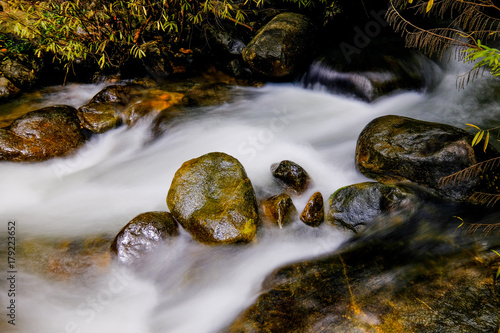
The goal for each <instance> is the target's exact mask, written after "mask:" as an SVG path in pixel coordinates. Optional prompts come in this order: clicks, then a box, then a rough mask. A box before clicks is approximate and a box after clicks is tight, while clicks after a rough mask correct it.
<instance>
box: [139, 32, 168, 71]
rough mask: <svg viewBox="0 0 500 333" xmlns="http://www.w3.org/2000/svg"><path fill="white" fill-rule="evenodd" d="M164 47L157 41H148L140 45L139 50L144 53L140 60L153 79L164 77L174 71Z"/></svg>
mask: <svg viewBox="0 0 500 333" xmlns="http://www.w3.org/2000/svg"><path fill="white" fill-rule="evenodd" d="M165 49H166V48H165V47H163V46H162V44H161V43H159V42H158V41H149V42H146V43H144V44H143V45H141V50H143V51H144V53H145V54H146V56H145V57H144V58H142V62H143V64H144V67H145V69H146V71H147V73H148V74H149V75H150V76H151V77H153V78H154V79H155V80H163V79H166V78H167V77H168V76H169V75H170V74H172V73H173V72H174V68H173V67H172V65H171V64H170V62H169V59H168V54H167V51H166V50H165Z"/></svg>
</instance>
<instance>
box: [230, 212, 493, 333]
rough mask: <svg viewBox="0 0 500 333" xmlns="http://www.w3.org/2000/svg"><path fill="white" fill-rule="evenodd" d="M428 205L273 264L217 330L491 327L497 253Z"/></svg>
mask: <svg viewBox="0 0 500 333" xmlns="http://www.w3.org/2000/svg"><path fill="white" fill-rule="evenodd" d="M434 208H436V209H434ZM434 208H433V209H430V210H429V211H428V210H427V209H426V208H424V209H422V210H421V211H419V212H416V214H415V215H414V216H412V217H411V218H403V219H402V218H401V217H398V216H393V217H391V218H390V219H387V218H385V219H384V220H385V221H383V220H380V222H385V223H387V224H389V225H390V227H388V228H386V229H384V231H383V232H382V233H379V234H367V235H365V237H356V238H355V239H354V240H352V241H350V242H348V243H347V244H346V245H345V246H344V247H343V248H342V249H340V250H339V251H338V252H337V253H334V254H331V255H329V256H327V257H322V258H320V259H315V260H311V261H305V262H301V263H296V264H292V265H288V266H285V267H283V268H280V269H277V270H276V271H275V272H274V273H273V274H272V275H270V276H269V277H267V278H266V280H265V281H264V283H263V286H262V293H261V294H260V295H259V297H258V299H257V300H256V302H255V303H254V304H253V305H251V306H250V307H249V308H248V309H247V310H246V311H244V312H243V313H242V314H241V315H240V316H239V317H238V318H237V319H236V320H235V321H234V322H233V323H232V325H230V326H229V327H228V328H227V329H226V330H224V332H230V333H233V332H238V333H241V332H290V333H299V332H300V333H304V332H308V333H313V332H332V333H333V332H349V333H354V332H423V333H434V332H474V333H480V332H496V331H497V330H498V318H500V297H499V296H498V295H499V294H498V292H499V291H500V288H499V286H498V284H497V283H496V282H495V279H494V274H495V272H496V271H497V268H498V263H499V259H500V258H499V257H498V256H496V255H495V254H493V253H491V251H490V250H487V246H483V247H479V246H477V245H474V244H470V243H471V238H470V237H469V236H467V237H464V238H459V237H458V236H457V233H456V232H455V231H454V229H455V228H456V224H455V226H454V227H452V228H450V229H446V230H449V231H448V232H443V231H444V230H443V227H444V226H445V225H447V224H448V223H450V221H451V220H450V218H451V214H441V213H439V211H440V208H439V207H434ZM442 208H444V207H442ZM427 213H430V214H429V215H428V214H427ZM454 223H455V222H454ZM480 243H481V242H478V244H480ZM467 244H468V245H467Z"/></svg>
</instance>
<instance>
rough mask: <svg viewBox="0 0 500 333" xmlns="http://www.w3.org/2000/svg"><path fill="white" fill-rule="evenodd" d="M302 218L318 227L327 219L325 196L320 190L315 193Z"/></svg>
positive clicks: (309, 224) (310, 224)
mask: <svg viewBox="0 0 500 333" xmlns="http://www.w3.org/2000/svg"><path fill="white" fill-rule="evenodd" d="M300 220H301V221H302V222H304V223H305V224H307V225H308V226H311V227H318V226H319V225H320V224H321V223H322V222H323V221H324V220H325V210H324V207H323V196H322V195H321V193H320V192H316V193H314V194H313V195H312V196H311V198H310V199H309V201H308V202H307V204H306V207H305V208H304V210H303V211H302V214H300Z"/></svg>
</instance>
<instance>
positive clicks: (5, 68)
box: [0, 54, 42, 90]
mask: <svg viewBox="0 0 500 333" xmlns="http://www.w3.org/2000/svg"><path fill="white" fill-rule="evenodd" d="M41 70H42V66H41V64H40V63H39V62H38V61H37V60H36V59H35V58H34V57H32V56H30V55H27V54H16V55H15V56H14V55H10V56H8V57H3V58H2V59H1V61H0V73H2V75H3V76H4V77H6V78H7V79H8V80H9V81H10V82H12V83H13V84H14V85H15V86H16V87H18V88H20V89H23V90H24V89H30V88H33V87H34V86H35V85H36V84H37V82H38V78H39V73H40V71H41Z"/></svg>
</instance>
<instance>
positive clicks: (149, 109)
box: [123, 101, 155, 126]
mask: <svg viewBox="0 0 500 333" xmlns="http://www.w3.org/2000/svg"><path fill="white" fill-rule="evenodd" d="M154 110H155V109H154V106H153V104H152V103H145V102H142V101H141V102H137V103H133V104H132V105H129V106H128V107H127V108H126V109H125V111H123V117H124V118H125V122H126V123H127V125H129V126H133V125H135V124H136V123H137V122H138V121H139V120H140V119H142V118H144V117H146V116H148V115H150V114H152V113H153V112H154Z"/></svg>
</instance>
